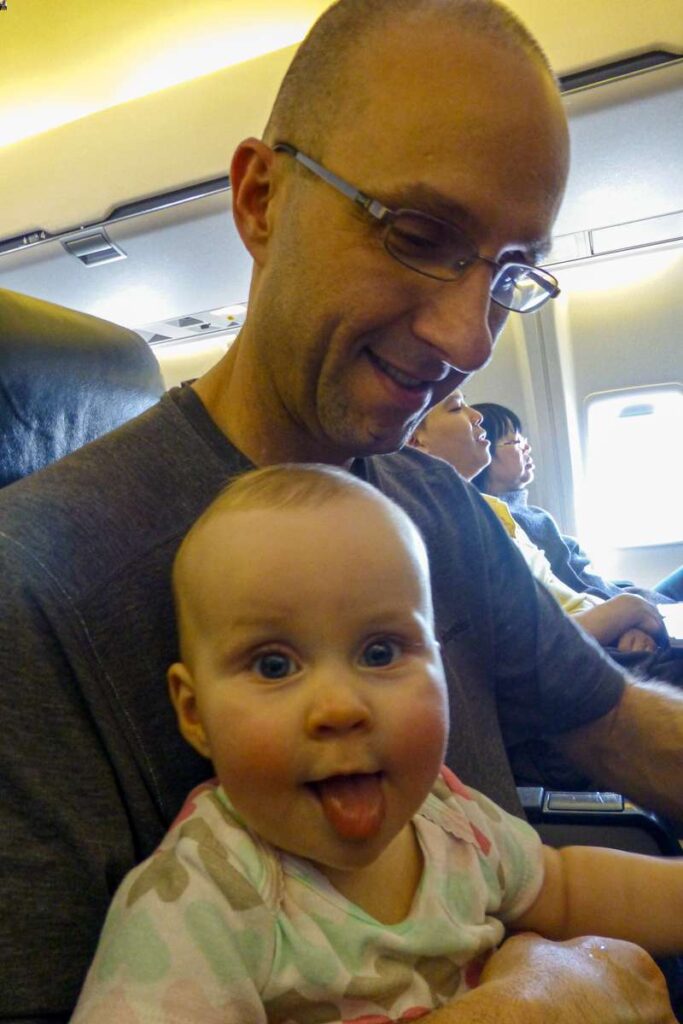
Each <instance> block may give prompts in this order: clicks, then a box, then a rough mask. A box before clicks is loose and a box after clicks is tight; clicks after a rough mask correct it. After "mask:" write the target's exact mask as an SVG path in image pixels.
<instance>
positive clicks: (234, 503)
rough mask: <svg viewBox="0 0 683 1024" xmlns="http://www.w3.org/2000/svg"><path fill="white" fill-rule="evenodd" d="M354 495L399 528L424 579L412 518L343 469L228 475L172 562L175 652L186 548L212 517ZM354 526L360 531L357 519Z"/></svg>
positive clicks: (182, 625)
mask: <svg viewBox="0 0 683 1024" xmlns="http://www.w3.org/2000/svg"><path fill="white" fill-rule="evenodd" d="M350 498H360V499H362V500H364V501H368V502H373V503H374V504H376V505H377V504H378V505H380V506H381V507H382V508H383V509H384V510H385V511H386V512H387V514H388V516H389V518H390V519H392V520H393V521H394V523H395V524H396V526H397V527H398V529H399V531H401V532H402V533H404V534H407V535H408V536H409V537H410V538H411V539H412V542H413V543H414V546H415V549H416V551H417V552H418V556H419V559H420V562H421V564H422V567H423V571H424V573H425V576H426V578H427V579H428V578H429V567H428V559H427V553H426V549H425V545H424V541H423V540H422V537H421V535H420V532H419V530H418V529H417V527H416V526H415V524H414V523H413V521H412V519H411V518H410V517H409V516H408V515H407V513H406V512H404V511H403V509H402V508H400V507H399V506H398V505H396V504H395V502H393V501H392V500H391V499H390V498H387V496H386V495H384V494H382V492H381V491H378V490H377V488H376V487H373V486H372V485H371V484H368V483H366V482H365V481H364V480H360V479H359V478H358V477H355V476H353V475H352V474H351V473H349V472H348V471H347V470H345V469H340V468H338V467H337V466H328V465H323V464H322V463H282V464H280V465H277V466H265V467H264V468H262V469H254V470H250V471H249V472H247V473H243V474H242V475H241V476H238V477H235V478H234V479H232V480H231V481H230V482H229V483H228V484H227V486H226V487H225V488H224V489H223V490H222V491H220V493H219V494H218V495H217V497H216V498H215V499H214V500H213V501H212V502H211V504H210V505H209V506H208V508H207V509H205V511H204V512H203V513H202V514H201V515H200V516H199V518H198V519H197V520H196V521H195V523H194V524H193V525H192V527H191V528H190V530H189V532H188V533H187V534H186V536H185V538H184V540H183V541H182V543H181V545H180V547H179V548H178V551H177V553H176V556H175V560H174V562H173V596H174V600H175V607H176V614H177V619H178V629H179V633H180V645H181V650H182V649H183V648H184V646H185V644H184V637H185V635H186V631H187V626H188V616H189V609H188V601H187V597H186V594H185V591H186V589H187V587H188V581H189V578H190V566H191V565H192V548H193V546H194V544H195V541H196V539H197V537H198V535H199V534H200V533H201V532H202V531H203V529H204V528H205V527H206V525H207V524H208V523H209V522H210V521H211V520H212V519H214V518H216V517H217V516H221V517H222V516H226V515H230V514H232V513H235V512H253V511H258V510H261V509H267V510H272V511H277V510H278V509H296V508H301V509H304V508H320V507H322V506H323V505H326V504H328V503H330V502H333V501H340V500H341V501H343V500H346V499H350ZM358 528H359V530H362V529H363V524H362V522H360V523H359V526H358Z"/></svg>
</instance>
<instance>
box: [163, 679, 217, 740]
mask: <svg viewBox="0 0 683 1024" xmlns="http://www.w3.org/2000/svg"><path fill="white" fill-rule="evenodd" d="M166 677H167V679H168V689H169V693H170V695H171V701H172V703H173V707H174V708H175V713H176V715H177V718H178V728H179V729H180V732H181V733H182V735H183V736H184V737H185V739H186V740H187V742H188V743H189V744H190V746H192V747H194V749H195V750H196V751H197V753H198V754H201V755H202V756H203V757H208V758H209V759H211V750H210V748H209V742H208V740H207V738H206V733H205V732H204V727H203V725H202V723H201V721H200V719H199V709H198V707H197V698H196V695H195V684H194V679H193V678H192V675H191V673H190V671H189V669H188V668H187V666H186V665H184V664H183V663H182V662H181V661H176V662H175V663H174V664H173V665H171V667H170V668H169V670H168V672H167V676H166Z"/></svg>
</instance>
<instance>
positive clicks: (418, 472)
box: [0, 0, 683, 1024]
mask: <svg viewBox="0 0 683 1024" xmlns="http://www.w3.org/2000/svg"><path fill="white" fill-rule="evenodd" d="M567 164H568V132H567V124H566V118H565V114H564V110H563V105H562V100H561V97H560V94H559V91H558V89H557V84H556V82H555V80H554V79H553V76H552V74H551V72H550V71H549V69H548V66H547V62H546V61H545V60H544V58H543V57H542V54H541V52H540V50H539V47H538V44H537V43H536V42H535V41H534V40H533V38H532V37H531V36H530V35H529V33H528V32H527V31H526V29H524V27H523V26H522V25H520V23H519V22H518V21H517V19H516V18H515V16H514V15H513V14H512V13H511V12H510V11H509V10H508V9H507V8H506V7H504V6H503V5H501V4H498V3H496V2H495V0H340V2H338V3H337V4H335V5H334V6H333V7H331V8H330V9H329V11H327V12H326V13H325V14H323V15H322V17H321V18H320V19H319V20H318V22H317V23H316V25H315V26H314V27H313V29H312V30H311V32H310V34H309V35H308V37H307V38H306V40H304V42H303V43H302V45H301V47H300V49H299V50H298V53H297V55H296V57H295V58H294V61H293V63H292V65H291V68H290V70H289V72H288V73H287V75H286V77H285V81H284V83H283V86H282V90H281V92H280V94H279V96H278V98H277V99H276V101H275V105H274V107H273V112H272V116H271V118H270V120H269V122H268V125H267V128H266V130H265V133H264V137H263V138H261V139H259V138H248V139H246V140H244V141H243V142H242V143H240V145H239V146H238V147H237V149H236V151H235V154H234V157H233V160H232V163H231V168H230V183H231V196H232V212H233V216H234V218H235V222H236V225H237V228H238V230H239V232H240V235H241V238H242V240H243V242H244V244H245V246H246V247H247V249H248V251H249V253H250V255H251V257H252V258H253V265H254V266H253V276H252V282H251V288H250V293H249V304H248V311H247V316H246V320H245V323H244V326H243V327H242V330H241V331H240V335H239V337H238V338H237V340H236V341H235V342H234V344H233V345H232V346H231V348H230V349H229V350H228V352H227V353H226V355H225V356H224V357H223V358H222V359H221V360H220V362H219V363H218V364H217V365H216V366H214V367H213V368H212V369H211V370H210V371H209V372H208V373H207V374H206V375H205V376H203V377H201V378H200V379H199V380H198V381H196V382H195V383H194V384H192V385H191V386H187V387H183V388H178V389H174V390H172V391H170V392H168V393H167V394H165V395H164V396H163V397H162V399H161V400H160V402H159V403H158V405H156V406H154V407H153V408H152V409H151V410H149V411H148V412H146V413H144V414H143V415H142V416H141V417H139V418H138V419H136V420H133V421H132V422H131V423H129V424H127V425H126V426H124V427H122V428H121V429H119V430H116V431H115V432H114V433H112V434H109V435H107V436H106V437H105V438H101V439H100V440H98V441H96V442H94V444H92V445H88V446H86V447H85V448H82V449H80V450H79V451H78V452H76V453H74V454H73V455H70V456H68V457H67V459H65V460H62V461H61V462H60V463H58V464H56V465H53V466H49V467H47V469H45V470H43V471H42V472H40V473H36V474H34V475H32V476H30V477H27V478H25V479H24V480H21V481H19V482H18V483H16V484H13V485H11V486H10V487H6V488H3V489H2V490H1V491H0V559H1V566H0V567H1V571H2V587H0V679H1V680H2V687H1V689H0V693H1V695H2V696H1V699H2V725H3V742H2V744H1V745H0V778H2V786H1V787H0V801H1V802H2V844H0V886H2V914H0V960H1V961H2V981H3V984H2V985H0V1020H2V1021H6V1022H8V1021H12V1022H16V1021H19V1020H20V1021H22V1024H46V1022H47V1021H48V1020H49V1021H50V1024H61V1022H63V1021H65V1020H68V1018H69V1015H70V1013H71V1011H72V1009H73V1005H74V1003H75V1000H76V997H77V994H78V991H79V989H80V986H81V984H82V981H83V977H84V974H85V971H86V968H87V964H88V962H89V961H90V959H91V956H92V953H93V950H94V947H95V944H96V941H97V936H98V934H99V931H100V928H101V925H102V921H103V919H104V915H105V913H106V909H107V906H108V904H109V902H110V899H111V896H112V894H113V892H114V890H115V889H116V887H117V885H118V884H119V882H120V881H121V879H122V878H123V876H124V875H125V874H126V872H127V871H128V870H130V869H131V868H132V867H133V866H134V865H135V864H136V863H139V862H140V861H141V860H143V859H144V858H145V857H147V856H149V855H150V854H151V853H152V852H153V851H154V850H155V849H156V848H157V846H158V844H159V842H160V841H161V839H162V836H163V835H164V833H165V831H166V830H167V828H168V826H169V825H170V823H171V822H172V821H173V819H174V817H175V815H176V814H177V812H178V810H179V809H180V807H181V805H182V803H183V801H184V799H185V797H186V794H187V793H188V792H189V791H190V790H191V789H192V788H193V786H195V785H197V784H199V783H201V782H203V781H205V780H206V778H207V776H208V774H209V768H208V765H207V763H206V762H205V761H204V760H203V759H202V758H200V756H199V755H198V754H197V753H195V752H194V751H192V750H191V749H190V748H189V747H188V746H187V745H186V744H184V743H183V742H182V740H181V739H180V738H179V736H178V730H177V728H176V726H175V722H174V720H173V715H172V713H171V709H170V708H169V706H168V700H167V695H166V687H165V683H164V679H165V672H166V669H167V666H168V665H169V664H170V663H172V662H174V661H176V660H177V656H178V637H177V631H176V626H175V620H174V614H173V600H172V592H171V565H172V562H173V557H174V555H175V552H176V550H177V548H178V546H179V544H180V543H181V541H182V539H183V537H184V535H185V534H186V532H187V531H188V529H189V528H190V525H191V524H192V523H193V522H194V521H195V519H196V518H197V516H198V515H199V514H200V513H201V512H202V511H203V510H204V509H205V508H206V507H207V506H208V505H209V504H210V502H211V501H212V500H213V498H214V497H215V496H216V494H217V493H218V491H219V490H220V489H221V488H222V487H223V486H224V485H225V483H226V482H227V480H228V479H230V478H231V477H233V476H237V475H239V474H241V473H244V472H245V470H247V469H249V468H251V467H253V466H255V465H256V466H267V465H273V464H276V463H280V462H322V463H329V464H332V465H336V466H341V467H343V468H345V469H346V470H347V471H348V472H350V473H353V474H355V475H357V476H360V477H362V478H363V479H365V480H367V481H368V482H369V483H371V484H372V485H373V486H375V487H377V488H378V489H379V490H381V491H382V492H384V493H385V494H386V495H387V496H389V497H391V498H393V499H394V500H395V501H396V502H397V503H398V504H399V505H401V507H402V508H403V509H404V510H405V511H406V512H407V513H408V514H409V515H410V516H411V518H412V519H413V520H414V521H415V523H416V524H417V526H418V527H419V528H420V530H421V532H422V534H423V536H424V538H425V543H426V546H427V549H428V551H429V559H430V565H431V568H432V596H433V606H434V612H435V623H436V631H437V635H438V639H439V644H440V651H441V657H442V658H443V662H444V668H445V672H446V680H447V685H448V690H449V700H450V706H451V715H452V717H451V722H450V727H451V728H450V738H449V743H448V748H447V750H446V755H445V757H446V762H447V764H448V766H449V767H450V768H451V769H452V770H454V771H455V772H456V773H459V774H462V776H463V777H466V778H467V779H468V782H470V783H471V785H473V786H474V787H475V788H477V789H479V790H481V791H482V792H484V793H485V794H486V795H487V797H489V798H491V799H494V800H496V802H497V803H500V804H502V805H503V806H504V807H505V808H506V809H507V810H510V811H512V812H513V813H517V814H519V815H521V814H522V809H521V805H520V802H519V798H518V795H517V791H516V788H515V784H514V778H513V775H512V771H511V768H510V763H509V757H508V753H507V751H508V749H509V748H510V747H512V746H514V745H516V744H518V743H520V742H523V741H524V740H525V739H527V738H530V737H532V736H544V737H547V739H548V741H549V742H552V743H553V744H554V745H556V746H557V747H558V749H561V750H562V751H563V752H565V753H566V755H567V756H568V757H569V758H570V759H571V761H572V762H573V764H575V765H576V766H578V767H581V766H590V769H591V771H592V773H593V774H594V775H595V777H596V778H598V779H599V780H600V784H601V785H602V786H604V787H605V788H613V789H616V790H618V791H620V792H626V793H628V795H629V796H630V797H631V798H632V799H635V800H637V801H638V802H640V803H644V804H645V805H647V806H649V807H652V808H653V809H658V810H660V811H662V812H664V813H668V814H669V815H670V816H671V817H677V818H680V819H681V820H683V790H682V789H681V785H680V781H681V778H682V777H683V695H682V694H681V693H680V692H679V691H678V690H676V689H675V688H674V687H665V686H662V685H661V684H659V683H645V682H641V681H636V680H634V679H633V678H631V677H629V676H628V675H627V674H626V673H624V672H622V671H621V670H620V669H619V668H618V667H617V666H616V665H615V664H614V663H613V662H612V661H611V660H610V659H609V658H608V657H607V656H606V655H604V654H603V653H602V652H601V650H600V649H599V648H598V646H597V645H595V644H592V643H589V642H588V641H587V640H584V638H583V637H582V636H581V634H580V632H579V631H578V630H577V629H576V628H575V627H574V626H573V625H572V623H571V622H570V621H569V620H568V618H567V616H566V615H564V614H563V613H562V612H561V610H560V609H559V608H558V606H557V604H556V603H555V602H554V601H553V600H552V598H551V597H550V596H549V595H547V594H545V593H544V592H542V590H541V588H537V587H536V584H535V583H534V580H533V577H532V576H531V574H530V573H529V571H528V570H527V568H526V566H525V564H524V562H523V560H522V559H521V557H519V556H518V554H517V552H516V551H515V548H514V546H513V545H512V544H511V543H510V541H509V539H508V538H507V536H506V535H505V533H504V531H503V530H502V529H501V528H500V526H499V524H498V522H497V520H496V519H495V517H494V516H493V514H492V513H491V512H490V511H489V510H488V509H486V508H485V507H484V503H483V502H482V501H481V499H480V497H479V495H478V494H476V493H474V492H473V489H472V488H470V487H469V485H467V484H465V483H464V482H463V481H462V480H461V479H460V477H458V475H457V474H456V473H455V472H454V471H453V470H452V469H451V467H450V466H447V465H445V464H444V463H443V462H439V461H437V460H436V459H428V458H427V457H426V456H424V455H422V454H421V453H420V452H417V451H414V450H413V449H408V450H403V445H404V444H405V442H406V441H407V439H408V437H409V436H410V435H411V434H412V432H413V430H414V429H415V426H416V424H417V423H418V422H419V420H420V419H421V417H422V416H423V415H424V413H425V412H426V411H427V410H428V409H429V408H431V407H432V406H434V405H437V404H438V403H439V402H440V401H442V399H443V398H445V396H446V395H448V394H450V392H451V391H453V389H454V388H455V387H457V386H458V385H459V384H461V383H462V381H463V380H464V379H465V378H466V377H467V376H468V375H469V374H471V373H473V372H474V371H476V370H477V369H478V368H479V367H481V366H483V365H484V364H485V363H486V362H487V361H488V359H489V358H490V357H491V353H492V349H493V345H494V341H495V339H496V337H497V335H498V334H499V332H500V330H501V328H502V326H503V324H504V322H505V320H506V318H507V316H508V314H509V313H510V312H511V311H512V312H515V313H525V312H530V311H532V310H534V309H538V308H539V307H540V306H541V305H542V304H543V303H544V302H546V301H550V300H551V299H552V298H553V296H554V295H556V294H557V289H558V285H557V282H556V281H555V279H554V278H553V277H552V275H551V274H549V273H548V272H547V271H546V270H544V269H543V268H542V267H540V266H538V264H539V263H540V262H541V260H542V254H543V252H545V251H547V250H548V248H549V245H550V235H551V231H552V225H553V222H554V218H555V215H556V213H557V210H558V208H559V205H560V202H561V199H562V193H563V189H564V184H565V181H566V176H567ZM353 568H354V570H356V571H358V572H359V573H362V572H363V565H362V564H359V565H358V566H355V565H354V566H353ZM245 615H247V616H248V609H245ZM560 652H561V655H560ZM568 677H569V678H571V679H572V681H573V686H572V692H571V694H568V693H567V687H566V679H567V678H568ZM224 728H225V731H226V736H227V737H228V739H229V735H230V728H231V722H230V720H229V719H228V720H226V722H225V723H224ZM274 728H277V723H275V725H274ZM269 739H270V737H269V735H268V734H266V733H264V735H263V746H264V749H267V747H268V743H269ZM201 850H202V854H204V855H205V856H206V861H207V862H208V863H209V864H211V863H212V853H213V848H212V847H211V846H209V848H208V850H207V849H206V848H205V847H204V846H202V847H201ZM141 925H142V930H141V932H140V943H139V947H138V948H139V949H140V954H141V955H140V957H139V958H135V959H134V961H133V962H132V963H131V964H130V969H131V970H132V971H144V970H145V969H146V966H147V964H148V961H147V960H146V959H145V953H146V952H147V947H146V945H145V931H144V919H143V920H142V922H141ZM251 948H252V952H253V955H254V956H258V949H259V946H258V936H257V935H256V936H254V945H252V947H251ZM115 955H116V950H115V949H113V950H112V957H115ZM216 969H217V970H218V971H220V969H221V967H220V962H216ZM376 970H377V972H378V973H382V972H384V970H385V964H384V962H383V961H382V962H381V963H379V964H378V965H377V967H376ZM400 974H401V972H400V971H399V972H398V975H397V976H398V977H399V979H400ZM355 983H356V984H358V985H361V986H362V985H363V984H364V983H365V979H364V978H363V977H360V978H356V979H355ZM397 984H400V980H399V981H397ZM468 998H470V1000H471V1001H470V1002H469V1004H468V1007H467V1008H465V1009H463V1011H462V1012H461V1011H460V1009H459V1008H458V1007H457V1006H454V1007H453V1008H451V1007H449V1006H446V1007H445V1008H444V1009H442V1010H440V1011H437V1012H438V1013H440V1014H441V1020H443V1021H450V1020H452V1021H453V1022H456V1021H457V1024H469V1022H471V1021H475V1020H476V1021H477V1022H478V1024H481V1022H483V1021H487V1022H488V1021H500V1020H502V1019H505V1020H506V1024H513V1022H514V1024H517V1022H518V1021H519V1022H524V1024H529V1022H530V1021H532V1020H534V1021H539V1020H543V1021H545V1020H550V1019H551V1018H554V1020H555V1021H557V1024H576V1022H578V1021H581V1024H614V1022H623V1021H625V1020H636V1019H637V1020H639V1021H640V1022H643V1024H652V1022H655V1021H657V1022H666V1024H670V1022H671V1021H672V1020H673V1017H672V1011H671V1006H670V1003H669V1001H668V998H667V994H666V988H665V984H664V979H663V977H662V975H661V973H660V972H659V971H658V970H657V968H656V966H655V965H654V963H653V961H652V960H651V958H650V957H649V956H648V955H647V954H646V953H645V952H643V951H642V950H639V949H638V948H637V947H634V946H631V945H629V944H625V943H620V942H618V941H617V940H608V939H603V938H597V937H587V938H584V939H576V940H572V941H571V942H569V943H567V944H565V943H553V942H549V941H547V940H543V939H540V938H538V937H537V936H532V935H527V936H526V937H517V938H513V939H512V940H509V941H508V942H506V943H505V944H504V945H503V946H502V947H501V949H500V950H499V951H497V952H495V953H494V954H493V955H492V957H491V959H490V960H489V961H488V964H487V980H486V983H485V984H483V985H481V986H480V987H479V988H478V989H475V990H473V992H472V993H471V995H470V996H469V997H468ZM172 1011H173V1013H174V1014H175V1007H172ZM220 1016H221V1012H220V1007H216V1006H213V1007H207V1010H206V1014H205V1019H206V1020H209V1019H219V1018H220ZM175 1018H176V1019H178V1015H177V1014H175ZM148 1019H151V1017H149V1018H148ZM246 1019H248V1018H242V1019H241V1020H246ZM252 1019H253V1017H252ZM260 1019H261V1020H263V1019H264V1018H263V1017H261V1018H260ZM276 1019H277V1020H286V1019H288V1014H287V1009H286V1006H283V1007H281V1011H279V1016H277V1017H275V1016H273V1017H272V1020H276ZM316 1019H318V1020H320V1019H321V1018H320V1016H318V1017H317V1018H316ZM333 1019H334V1018H333ZM426 1019H428V1018H426ZM238 1020H240V1018H238ZM241 1020H240V1024H241Z"/></svg>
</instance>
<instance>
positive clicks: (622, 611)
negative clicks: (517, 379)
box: [411, 388, 683, 784]
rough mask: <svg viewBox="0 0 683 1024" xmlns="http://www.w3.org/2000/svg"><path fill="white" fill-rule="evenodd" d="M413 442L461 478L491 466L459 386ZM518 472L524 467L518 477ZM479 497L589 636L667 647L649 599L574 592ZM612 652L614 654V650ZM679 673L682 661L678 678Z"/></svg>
mask: <svg viewBox="0 0 683 1024" xmlns="http://www.w3.org/2000/svg"><path fill="white" fill-rule="evenodd" d="M501 420H502V417H501ZM411 444H412V445H413V446H414V447H416V448H420V449H422V451H425V452H428V453H429V454H430V455H437V456H439V457H440V458H442V459H445V460H446V462H448V463H449V464H450V465H451V466H452V467H453V468H454V469H455V470H457V471H458V473H460V475H461V476H463V477H464V478H465V480H472V479H473V478H476V479H479V478H480V477H481V476H483V475H484V473H485V472H486V469H487V467H489V466H490V463H491V451H490V449H491V441H490V438H489V435H488V434H487V432H486V430H485V429H484V418H483V416H482V413H481V411H480V410H479V409H477V408H475V407H474V406H469V405H468V404H467V402H466V401H465V399H464V396H463V394H462V391H460V389H459V388H456V390H455V391H453V392H452V394H450V395H448V397H447V398H445V399H444V400H443V402H440V403H439V405H436V406H434V408H433V409H430V411H429V412H428V413H427V415H426V416H425V417H424V419H423V420H422V421H421V423H420V424H419V425H418V427H417V428H416V430H415V432H414V434H413V436H412V438H411ZM521 465H522V464H521V463H520V467H521ZM482 467H483V468H482ZM522 472H523V467H522V468H520V475H521V473H522ZM483 497H484V500H485V501H486V502H487V504H488V505H490V507H491V508H492V509H493V511H494V512H495V513H496V515H497V516H498V519H499V520H500V522H501V523H502V525H503V527H504V529H505V531H506V532H507V533H508V534H509V536H510V537H511V538H512V540H513V542H514V543H515V545H516V546H517V547H518V548H519V550H520V551H521V553H522V555H523V557H524V560H525V562H526V563H527V565H528V566H529V569H530V570H531V572H532V573H533V574H534V577H535V578H536V579H537V580H538V581H539V583H542V584H543V586H544V587H545V588H546V589H547V590H548V591H549V592H550V593H551V594H552V596H553V597H554V598H555V600H556V601H557V602H558V604H559V605H560V607H561V608H562V609H563V610H564V611H565V612H566V613H567V614H568V615H571V616H572V618H573V620H574V621H575V622H577V623H578V624H579V625H580V626H581V628H582V629H583V630H584V631H585V632H586V633H588V634H589V636H592V637H593V638H594V639H595V640H597V641H598V643H600V644H602V646H603V647H612V648H614V649H617V650H618V651H621V652H633V651H638V652H654V651H656V650H657V649H658V643H661V644H663V645H664V646H665V647H668V639H667V636H666V629H665V628H664V623H663V622H662V618H661V616H660V614H659V612H658V611H657V609H656V608H655V607H654V606H653V605H652V604H651V603H650V602H649V601H646V600H644V599H643V598H642V597H640V596H639V595H636V594H618V595H616V596H614V597H610V598H602V597H597V596H596V595H593V594H585V593H577V592H576V591H575V590H572V589H571V587H568V586H567V585H566V584H565V583H563V582H562V580H560V579H558V577H557V576H556V575H555V573H554V572H553V571H552V567H551V566H550V563H549V562H548V559H547V558H546V556H545V554H544V553H543V551H541V549H540V548H539V547H538V546H537V545H536V544H534V543H533V541H532V540H531V539H530V538H529V537H528V535H527V534H526V532H525V531H524V529H523V528H522V527H521V526H520V525H519V524H518V523H516V522H515V520H514V519H513V518H512V516H511V515H510V510H509V508H508V506H507V504H506V503H505V501H503V500H501V499H500V498H499V497H494V496H493V495H491V494H486V493H484V494H483ZM610 653H612V654H613V655H614V654H615V653H616V651H615V650H613V651H611V652H610ZM682 673H683V663H682V664H681V665H680V671H679V673H678V675H681V674H682ZM667 678H668V676H667ZM669 681H674V680H669ZM676 681H678V677H676ZM526 781H529V780H526ZM535 781H540V780H539V779H536V780H535ZM555 784H557V780H555Z"/></svg>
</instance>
